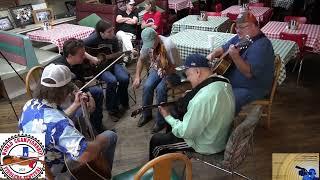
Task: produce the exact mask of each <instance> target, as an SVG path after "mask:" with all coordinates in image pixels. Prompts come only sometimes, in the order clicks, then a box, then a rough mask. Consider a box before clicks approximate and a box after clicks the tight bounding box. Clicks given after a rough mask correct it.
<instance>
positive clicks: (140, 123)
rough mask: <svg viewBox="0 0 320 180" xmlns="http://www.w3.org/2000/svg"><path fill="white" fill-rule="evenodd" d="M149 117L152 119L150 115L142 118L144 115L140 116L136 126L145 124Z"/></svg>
mask: <svg viewBox="0 0 320 180" xmlns="http://www.w3.org/2000/svg"><path fill="white" fill-rule="evenodd" d="M151 119H152V117H147V118H144V116H141V117H140V119H139V121H138V127H142V126H144V125H145V124H147V123H148V122H149V121H150V120H151Z"/></svg>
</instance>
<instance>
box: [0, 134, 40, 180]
mask: <svg viewBox="0 0 320 180" xmlns="http://www.w3.org/2000/svg"><path fill="white" fill-rule="evenodd" d="M0 144H1V147H0V153H1V155H0V159H1V167H0V171H1V174H0V178H1V179H2V178H6V179H37V178H45V168H44V167H45V166H44V163H45V149H44V136H43V135H42V134H28V135H27V134H12V133H1V136H0Z"/></svg>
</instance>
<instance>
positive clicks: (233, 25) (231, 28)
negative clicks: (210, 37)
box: [230, 23, 237, 34]
mask: <svg viewBox="0 0 320 180" xmlns="http://www.w3.org/2000/svg"><path fill="white" fill-rule="evenodd" d="M230 33H231V34H236V33H237V32H236V23H232V24H231V26H230Z"/></svg>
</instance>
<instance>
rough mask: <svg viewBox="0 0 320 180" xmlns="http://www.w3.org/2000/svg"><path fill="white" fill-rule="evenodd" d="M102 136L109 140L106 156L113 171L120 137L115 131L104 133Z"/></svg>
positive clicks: (105, 151)
mask: <svg viewBox="0 0 320 180" xmlns="http://www.w3.org/2000/svg"><path fill="white" fill-rule="evenodd" d="M100 135H103V136H104V137H105V138H106V139H107V144H106V146H105V149H104V150H103V151H104V155H105V158H106V159H107V161H108V163H109V164H110V169H112V164H113V159H114V151H115V150H116V145H117V140H118V136H117V134H116V133H115V132H113V131H109V130H108V131H104V132H103V133H101V134H100Z"/></svg>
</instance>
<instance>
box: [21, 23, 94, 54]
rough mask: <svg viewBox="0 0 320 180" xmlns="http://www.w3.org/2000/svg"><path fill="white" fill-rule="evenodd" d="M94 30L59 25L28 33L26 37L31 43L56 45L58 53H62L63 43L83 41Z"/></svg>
mask: <svg viewBox="0 0 320 180" xmlns="http://www.w3.org/2000/svg"><path fill="white" fill-rule="evenodd" d="M93 31H94V28H92V27H85V26H79V25H74V24H60V25H56V26H53V28H52V29H49V30H37V31H32V32H28V33H27V36H28V37H29V38H30V40H32V41H40V42H49V43H52V44H54V45H56V46H57V47H58V48H59V52H62V49H63V43H64V42H65V41H66V40H68V39H70V38H76V39H84V38H86V37H88V36H89V35H90V34H91V33H92V32H93Z"/></svg>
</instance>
